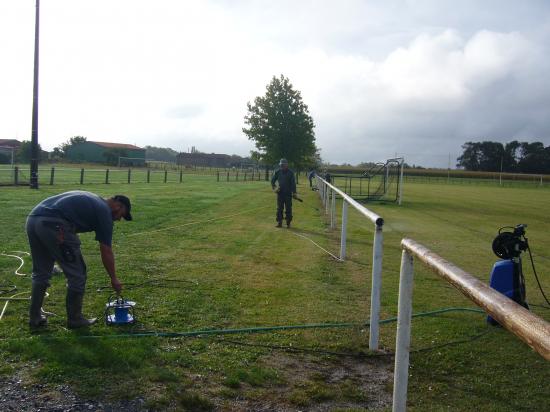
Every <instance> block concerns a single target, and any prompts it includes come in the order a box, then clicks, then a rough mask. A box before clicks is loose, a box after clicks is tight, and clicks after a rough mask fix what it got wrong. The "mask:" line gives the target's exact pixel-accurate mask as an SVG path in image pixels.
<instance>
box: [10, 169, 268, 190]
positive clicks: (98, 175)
mask: <svg viewBox="0 0 550 412" xmlns="http://www.w3.org/2000/svg"><path fill="white" fill-rule="evenodd" d="M272 173H273V171H272V170H265V169H264V170H260V169H252V168H251V169H236V168H227V169H222V168H210V167H193V168H185V167H180V168H168V167H167V168H150V167H148V168H140V167H134V168H119V167H113V168H98V167H94V166H93V165H90V166H87V167H80V168H78V167H67V166H65V165H63V166H50V167H39V168H38V183H39V185H56V184H109V183H128V184H130V183H182V182H183V181H184V178H185V176H206V177H211V178H212V177H213V178H215V179H216V180H217V181H218V182H235V181H242V182H246V181H262V180H266V181H267V180H269V179H270V178H271V174H272ZM30 175H31V174H30V168H29V167H28V166H15V167H10V166H4V167H0V186H8V185H9V186H13V185H15V186H28V185H29V181H30Z"/></svg>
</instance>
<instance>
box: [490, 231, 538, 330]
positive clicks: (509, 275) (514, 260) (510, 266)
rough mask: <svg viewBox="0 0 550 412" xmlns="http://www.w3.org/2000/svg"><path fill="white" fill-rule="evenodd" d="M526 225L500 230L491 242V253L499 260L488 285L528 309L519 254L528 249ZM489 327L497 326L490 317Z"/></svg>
mask: <svg viewBox="0 0 550 412" xmlns="http://www.w3.org/2000/svg"><path fill="white" fill-rule="evenodd" d="M526 227H527V225H517V226H516V227H515V228H512V227H510V228H511V229H513V231H512V232H508V231H506V232H504V231H503V229H507V227H504V228H500V229H499V233H498V235H497V237H496V238H495V239H494V240H493V252H494V253H495V255H497V256H498V257H499V258H501V259H503V260H499V261H498V262H496V263H495V264H494V266H493V270H492V271H491V281H490V285H491V287H492V288H493V289H495V290H498V291H499V292H500V293H502V294H503V295H505V296H507V297H509V298H510V299H512V300H513V301H514V302H516V303H518V304H520V305H522V306H523V307H525V308H526V309H529V306H528V305H527V302H526V301H525V279H524V277H523V270H522V266H521V253H522V252H524V251H525V250H527V249H528V247H529V245H528V243H527V238H526V237H525V228H526ZM487 322H489V323H490V324H491V325H498V322H497V321H495V320H494V319H493V318H492V317H491V316H488V317H487Z"/></svg>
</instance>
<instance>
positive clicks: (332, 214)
mask: <svg viewBox="0 0 550 412" xmlns="http://www.w3.org/2000/svg"><path fill="white" fill-rule="evenodd" d="M330 228H331V229H334V228H336V191H335V190H333V191H332V202H331V205H330Z"/></svg>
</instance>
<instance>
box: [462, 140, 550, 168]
mask: <svg viewBox="0 0 550 412" xmlns="http://www.w3.org/2000/svg"><path fill="white" fill-rule="evenodd" d="M462 149H463V153H462V155H461V156H460V157H458V158H457V159H456V160H457V166H458V167H463V168H464V169H466V170H472V171H481V172H500V171H502V172H508V173H542V174H550V146H546V147H545V146H544V144H543V143H541V142H532V143H529V142H519V141H517V140H514V141H511V142H509V143H505V144H503V143H499V142H491V141H483V142H466V143H464V144H463V145H462Z"/></svg>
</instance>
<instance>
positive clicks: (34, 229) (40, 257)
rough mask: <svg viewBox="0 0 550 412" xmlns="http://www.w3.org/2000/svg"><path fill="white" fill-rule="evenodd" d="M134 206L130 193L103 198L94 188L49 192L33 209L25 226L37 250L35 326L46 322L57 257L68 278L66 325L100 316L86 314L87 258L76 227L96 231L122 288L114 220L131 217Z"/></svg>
mask: <svg viewBox="0 0 550 412" xmlns="http://www.w3.org/2000/svg"><path fill="white" fill-rule="evenodd" d="M130 209H131V205H130V199H128V198H127V197H126V196H123V195H116V196H113V197H111V198H109V199H103V198H101V197H99V196H98V195H96V194H93V193H90V192H84V191H79V190H75V191H71V192H66V193H61V194H59V195H56V196H52V197H49V198H47V199H45V200H43V201H42V202H41V203H39V204H38V205H37V206H36V207H35V208H34V209H33V210H32V211H31V213H30V214H29V216H28V218H27V226H26V229H27V236H28V238H29V245H30V248H31V255H32V295H31V307H30V311H29V312H30V320H29V326H30V327H31V329H35V328H39V327H43V326H46V324H47V319H46V317H45V316H44V315H43V314H42V303H43V301H44V296H45V294H46V289H47V288H48V287H49V286H50V278H51V276H52V268H53V265H54V263H55V262H56V261H57V262H58V263H59V265H60V266H61V268H62V269H63V273H65V277H66V278H67V297H66V306H67V326H68V327H69V328H71V329H74V328H80V327H83V326H89V325H92V324H93V323H95V322H96V319H86V318H85V317H84V316H83V315H82V302H83V298H84V289H85V286H86V264H85V263H84V259H83V257H82V252H81V251H80V239H79V238H78V235H77V233H83V232H95V239H96V240H97V241H98V242H99V251H100V254H101V260H102V262H103V266H104V267H105V270H106V271H107V273H108V274H109V276H110V277H111V285H112V287H113V289H114V290H115V291H116V292H117V293H120V291H121V290H122V284H121V283H120V282H119V280H118V278H117V276H116V271H115V257H114V254H113V250H112V248H111V244H112V237H113V222H114V221H115V220H120V219H121V218H124V219H125V220H132V215H131V214H130Z"/></svg>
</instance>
